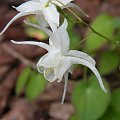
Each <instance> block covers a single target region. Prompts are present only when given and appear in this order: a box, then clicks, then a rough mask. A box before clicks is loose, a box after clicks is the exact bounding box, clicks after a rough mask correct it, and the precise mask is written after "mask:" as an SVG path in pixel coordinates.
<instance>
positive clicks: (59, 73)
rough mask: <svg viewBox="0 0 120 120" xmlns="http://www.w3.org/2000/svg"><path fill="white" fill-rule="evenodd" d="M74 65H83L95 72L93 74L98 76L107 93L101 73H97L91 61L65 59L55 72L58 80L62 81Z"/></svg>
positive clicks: (72, 58)
mask: <svg viewBox="0 0 120 120" xmlns="http://www.w3.org/2000/svg"><path fill="white" fill-rule="evenodd" d="M73 64H82V65H84V66H86V67H88V68H90V69H91V70H92V71H93V73H94V74H95V75H96V77H97V79H98V82H99V84H100V86H101V88H102V89H103V91H105V92H107V90H106V89H105V87H104V85H103V82H102V79H101V76H100V74H99V72H98V71H97V69H96V68H95V66H94V65H93V64H91V63H90V62H89V61H86V60H84V59H81V58H75V57H64V58H63V60H61V62H60V64H59V65H58V67H57V68H56V70H55V74H56V76H57V78H58V79H62V77H63V75H64V73H65V72H66V71H67V70H68V69H69V68H70V66H71V65H73Z"/></svg>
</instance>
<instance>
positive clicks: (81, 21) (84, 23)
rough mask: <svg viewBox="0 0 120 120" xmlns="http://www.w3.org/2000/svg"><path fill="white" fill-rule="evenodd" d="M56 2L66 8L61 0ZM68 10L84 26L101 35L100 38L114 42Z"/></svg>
mask: <svg viewBox="0 0 120 120" xmlns="http://www.w3.org/2000/svg"><path fill="white" fill-rule="evenodd" d="M56 1H58V2H59V3H60V4H62V5H63V6H65V5H64V4H63V3H62V2H61V1H59V0H56ZM66 9H67V10H68V11H69V12H71V14H72V15H73V16H75V17H76V18H77V19H78V21H79V22H80V23H82V24H83V25H85V26H86V27H88V28H90V29H91V30H92V32H93V33H95V34H97V35H99V36H100V37H102V38H104V39H106V40H108V41H109V42H112V40H111V39H110V38H108V37H106V36H104V35H102V34H100V33H99V32H97V31H96V30H94V29H93V28H92V27H91V26H90V25H89V24H87V23H86V22H84V21H83V20H82V19H81V18H80V17H79V16H77V15H76V14H75V13H74V12H73V11H72V10H71V9H69V8H66Z"/></svg>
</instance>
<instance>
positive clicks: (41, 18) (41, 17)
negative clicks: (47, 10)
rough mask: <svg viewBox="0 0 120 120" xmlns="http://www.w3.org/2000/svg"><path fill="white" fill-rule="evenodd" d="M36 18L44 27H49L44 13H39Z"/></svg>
mask: <svg viewBox="0 0 120 120" xmlns="http://www.w3.org/2000/svg"><path fill="white" fill-rule="evenodd" d="M36 18H37V20H38V22H39V24H40V25H41V26H43V27H48V26H49V25H48V23H47V21H46V19H45V17H44V15H43V13H42V12H38V13H37V14H36Z"/></svg>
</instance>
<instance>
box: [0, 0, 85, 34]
mask: <svg viewBox="0 0 120 120" xmlns="http://www.w3.org/2000/svg"><path fill="white" fill-rule="evenodd" d="M71 1H72V0H31V1H28V2H25V3H23V4H21V5H20V6H18V7H14V6H13V7H14V8H15V9H16V10H17V11H19V13H18V14H17V15H16V16H15V17H13V18H12V19H11V20H10V21H9V23H8V24H7V25H6V26H5V28H4V29H3V31H2V32H1V33H0V35H2V34H3V33H4V32H5V31H6V29H7V28H8V27H9V26H10V25H11V24H12V23H13V22H14V21H15V20H16V19H18V18H20V17H22V16H26V15H31V14H35V15H36V18H37V20H38V22H39V23H40V25H42V26H44V27H47V26H48V24H49V26H50V27H51V29H52V30H53V31H55V30H56V29H57V27H58V26H59V19H60V13H59V12H58V11H57V8H56V5H58V6H59V7H61V8H62V9H64V8H66V7H73V8H76V9H77V10H79V11H81V12H82V13H83V14H85V13H84V12H83V11H82V10H81V9H80V8H79V7H78V6H77V5H75V4H73V3H70V2H71Z"/></svg>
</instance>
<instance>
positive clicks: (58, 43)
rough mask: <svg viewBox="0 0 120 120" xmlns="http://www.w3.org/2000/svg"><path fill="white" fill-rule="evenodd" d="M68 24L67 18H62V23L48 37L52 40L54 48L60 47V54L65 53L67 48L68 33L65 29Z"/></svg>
mask: <svg viewBox="0 0 120 120" xmlns="http://www.w3.org/2000/svg"><path fill="white" fill-rule="evenodd" d="M67 26H68V23H67V20H66V19H65V20H64V23H63V24H62V25H61V26H60V27H59V28H58V29H57V31H55V32H54V34H53V36H52V37H50V40H51V41H52V42H53V46H54V47H55V48H56V49H60V50H61V53H62V55H64V54H66V53H67V52H68V50H69V44H70V43H69V35H68V32H67V31H66V29H67Z"/></svg>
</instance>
